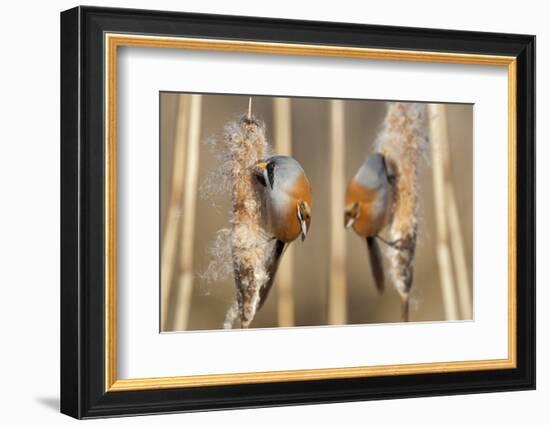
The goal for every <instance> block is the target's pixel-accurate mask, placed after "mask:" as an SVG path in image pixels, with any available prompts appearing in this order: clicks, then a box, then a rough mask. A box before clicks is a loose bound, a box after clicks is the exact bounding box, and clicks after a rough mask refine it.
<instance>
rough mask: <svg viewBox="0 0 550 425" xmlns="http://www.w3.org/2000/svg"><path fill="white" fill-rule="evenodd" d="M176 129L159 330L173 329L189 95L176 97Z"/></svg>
mask: <svg viewBox="0 0 550 425" xmlns="http://www.w3.org/2000/svg"><path fill="white" fill-rule="evenodd" d="M176 111H177V112H176V129H175V134H174V151H173V158H174V160H173V164H172V179H171V180H172V182H171V190H170V201H169V206H168V213H167V219H166V226H165V230H164V235H163V238H162V251H161V273H160V276H161V295H162V306H163V309H162V313H161V331H163V332H164V331H169V330H172V329H173V325H174V322H173V318H174V309H175V307H177V305H176V304H175V303H174V301H175V298H174V297H173V296H174V291H175V285H174V284H173V283H174V282H173V273H174V270H175V267H174V264H175V258H176V250H177V244H178V241H177V237H178V234H179V232H178V229H179V225H180V220H179V217H180V213H181V207H182V206H181V201H182V199H183V179H184V175H185V142H186V138H187V128H188V125H189V98H188V96H178V103H177V107H176Z"/></svg>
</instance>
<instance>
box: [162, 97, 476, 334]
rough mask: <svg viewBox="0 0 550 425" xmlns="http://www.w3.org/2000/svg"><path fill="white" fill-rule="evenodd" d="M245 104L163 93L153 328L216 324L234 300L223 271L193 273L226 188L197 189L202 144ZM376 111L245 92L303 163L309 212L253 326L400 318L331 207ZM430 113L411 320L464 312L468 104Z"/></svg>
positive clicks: (352, 103) (218, 134) (220, 224)
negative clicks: (218, 276)
mask: <svg viewBox="0 0 550 425" xmlns="http://www.w3.org/2000/svg"><path fill="white" fill-rule="evenodd" d="M248 100H249V97H248V96H240V95H187V94H177V93H162V94H161V97H160V103H161V110H160V125H161V131H160V197H161V199H160V217H161V223H160V225H161V227H160V231H161V288H160V290H161V331H179V330H205V329H221V328H222V327H223V322H224V317H225V314H226V311H227V309H228V308H229V307H230V305H231V304H232V302H233V300H234V292H235V283H234V281H233V279H232V278H231V277H228V278H227V279H224V280H222V281H217V282H208V281H206V280H205V279H203V278H202V277H201V274H203V273H204V272H205V271H206V270H207V267H208V264H209V261H210V254H209V248H210V247H211V245H212V243H213V241H214V240H215V236H216V232H217V231H218V230H219V229H222V228H224V227H227V225H228V220H229V213H230V210H231V201H230V195H229V193H217V194H215V195H214V196H210V197H205V196H201V193H200V192H201V185H202V184H203V182H206V181H208V179H211V177H212V175H213V174H212V173H213V171H215V169H216V167H218V165H219V164H218V162H217V161H218V158H217V155H218V153H217V152H216V151H215V149H213V148H212V146H211V145H210V144H209V143H208V141H209V140H211V139H217V140H220V139H222V138H223V132H224V126H225V125H226V124H227V123H228V122H229V121H232V120H235V119H238V118H239V117H240V116H242V115H243V114H244V113H246V111H247V108H248ZM386 108H387V103H386V102H383V101H365V100H343V101H331V100H328V99H312V98H273V97H262V96H254V97H253V114H254V115H255V116H256V117H257V118H259V119H261V120H263V121H264V122H265V125H266V136H267V139H268V141H269V143H270V145H271V147H272V149H273V151H274V152H276V153H280V154H291V155H292V156H293V157H295V158H296V159H297V160H298V161H299V162H300V163H301V164H302V166H303V168H304V170H305V171H306V174H307V176H308V178H309V180H310V182H311V185H312V188H313V208H312V224H311V230H310V232H309V233H308V237H307V238H306V240H305V242H301V241H299V240H298V241H295V242H294V243H293V244H291V249H289V251H288V252H287V253H285V256H284V257H283V260H282V264H281V266H280V269H279V271H278V274H277V281H276V283H275V286H274V288H273V290H272V292H271V294H270V295H269V298H268V299H267V302H266V304H265V305H264V306H263V307H262V309H261V310H260V312H259V313H258V314H257V315H256V317H255V319H254V321H253V322H252V325H251V327H254V328H264V327H277V326H313V325H327V324H339V323H348V324H366V323H387V322H399V321H401V304H400V300H399V296H398V295H397V292H396V290H395V289H394V288H393V285H392V283H391V281H390V278H389V273H388V274H387V277H386V291H385V292H384V293H383V294H382V295H379V294H378V293H377V291H376V288H375V286H374V283H373V278H372V275H371V273H370V266H369V263H368V256H367V250H366V246H365V241H364V240H362V239H361V238H359V237H358V236H357V235H356V234H354V232H353V231H351V229H350V230H348V231H345V230H344V228H343V215H339V213H337V211H340V210H341V211H342V214H343V208H344V199H343V196H344V193H345V187H346V184H347V182H348V181H349V180H350V179H351V178H352V177H353V175H354V174H355V173H356V171H357V170H358V169H359V167H360V165H361V164H362V162H363V160H364V159H365V158H366V156H367V155H369V154H370V153H372V152H373V150H374V149H375V146H374V143H375V140H376V136H377V134H378V132H379V131H380V129H381V125H382V122H383V120H384V117H385V114H386ZM428 112H429V134H430V142H429V143H428V150H427V151H426V155H425V158H424V159H423V160H422V163H421V167H420V194H419V196H420V220H419V231H418V242H417V248H416V257H415V263H414V264H415V266H414V270H415V273H414V282H413V288H412V294H411V306H410V320H411V321H441V320H459V319H471V318H472V236H473V235H472V225H473V223H472V221H473V141H472V137H473V136H472V135H473V108H472V106H471V105H458V104H447V105H437V104H430V105H428ZM341 140H344V143H341ZM210 183H214V184H215V182H210ZM335 217H337V218H335ZM337 226H338V228H336V227H337ZM331 241H332V242H331Z"/></svg>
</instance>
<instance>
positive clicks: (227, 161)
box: [218, 116, 273, 328]
mask: <svg viewBox="0 0 550 425" xmlns="http://www.w3.org/2000/svg"><path fill="white" fill-rule="evenodd" d="M224 148H225V154H224V155H223V158H224V166H223V171H224V174H225V178H226V179H227V182H228V183H229V187H230V190H231V201H232V210H231V218H230V224H231V232H230V247H231V259H232V263H233V274H234V278H235V287H236V288H235V289H236V297H235V298H236V299H235V303H234V304H233V305H232V306H231V307H230V308H229V310H228V312H227V314H226V319H225V323H224V327H225V328H231V327H233V324H234V322H235V321H236V320H238V321H240V323H241V326H242V327H245V328H246V327H248V326H249V325H250V323H251V322H252V320H253V319H254V316H255V314H256V311H257V308H258V303H259V294H260V289H261V288H262V286H263V285H265V284H266V283H267V282H268V280H269V276H268V273H267V269H266V264H267V263H268V257H269V255H270V253H271V249H272V244H273V242H272V238H271V237H270V235H269V234H268V233H267V232H266V230H265V227H266V221H265V204H264V201H263V196H262V187H261V185H260V184H259V183H258V181H257V180H256V178H255V177H254V175H253V173H252V170H253V167H254V166H255V165H256V163H257V162H258V161H259V160H261V159H264V158H266V156H268V150H269V146H268V144H267V141H266V137H265V126H264V124H263V122H262V121H260V120H258V119H256V118H254V117H248V116H243V117H242V118H240V119H239V120H237V121H234V122H231V123H229V124H228V125H227V126H226V128H225V137H224ZM225 235H226V234H225ZM218 236H219V237H222V238H223V237H224V233H223V231H222V233H220V234H219V235H218ZM270 247H271V249H270Z"/></svg>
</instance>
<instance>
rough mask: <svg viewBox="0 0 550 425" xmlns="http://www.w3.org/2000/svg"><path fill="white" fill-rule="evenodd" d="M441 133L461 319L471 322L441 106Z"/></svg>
mask: <svg viewBox="0 0 550 425" xmlns="http://www.w3.org/2000/svg"><path fill="white" fill-rule="evenodd" d="M438 117H439V119H440V126H441V128H440V131H441V135H440V136H441V139H440V141H441V156H442V158H443V163H444V165H445V180H446V193H447V199H446V201H447V205H446V208H445V211H446V212H447V220H448V225H449V236H450V237H449V239H450V241H451V252H452V256H453V265H454V268H455V273H456V285H457V292H458V300H459V307H460V317H461V318H462V319H466V320H470V319H471V318H472V294H471V290H470V279H469V277H468V266H467V265H466V255H465V251H464V240H463V238H462V229H461V226H460V218H459V214H458V205H457V202H456V196H455V190H454V184H453V179H452V171H451V166H452V164H451V154H450V147H449V135H448V127H447V108H446V107H445V105H440V108H439V111H438Z"/></svg>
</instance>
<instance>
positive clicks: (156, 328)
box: [61, 7, 535, 418]
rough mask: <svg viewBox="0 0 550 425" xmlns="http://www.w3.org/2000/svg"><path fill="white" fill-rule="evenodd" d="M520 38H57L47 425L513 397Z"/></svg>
mask: <svg viewBox="0 0 550 425" xmlns="http://www.w3.org/2000/svg"><path fill="white" fill-rule="evenodd" d="M534 61H535V38H534V36H528V35H516V34H495V33H474V32H464V31H449V30H433V29H418V28H401V27H386V26H367V25H354V24H340V23H328V22H311V21H292V20H277V19H264V18H252V17H238V16H218V15H199V14H186V13H175V12H160V11H143V10H129V9H108V8H94V7H77V8H74V9H71V10H68V11H65V12H63V13H62V14H61V73H62V74H61V104H62V108H61V115H62V123H61V194H62V205H61V212H62V217H61V222H62V229H61V249H62V252H61V254H62V276H61V411H62V412H63V413H65V414H68V415H71V416H73V417H77V418H90V417H103V416H120V415H135V414H147V413H162V412H178V411H181V412H184V411H197V410H211V409H225V408H240V407H253V406H273V405H289V404H306V403H324V402H338V401H352V400H369V399H383V398H398V397H413V396H428V395H443V394H460V393H475V392H487V391H507V390H521V389H533V388H534V387H535V311H534V309H535V220H534V218H535V181H534V178H535V141H534V122H535V110H534V105H535V99H534V93H535V89H534V84H535V75H534V69H535V65H534Z"/></svg>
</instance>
